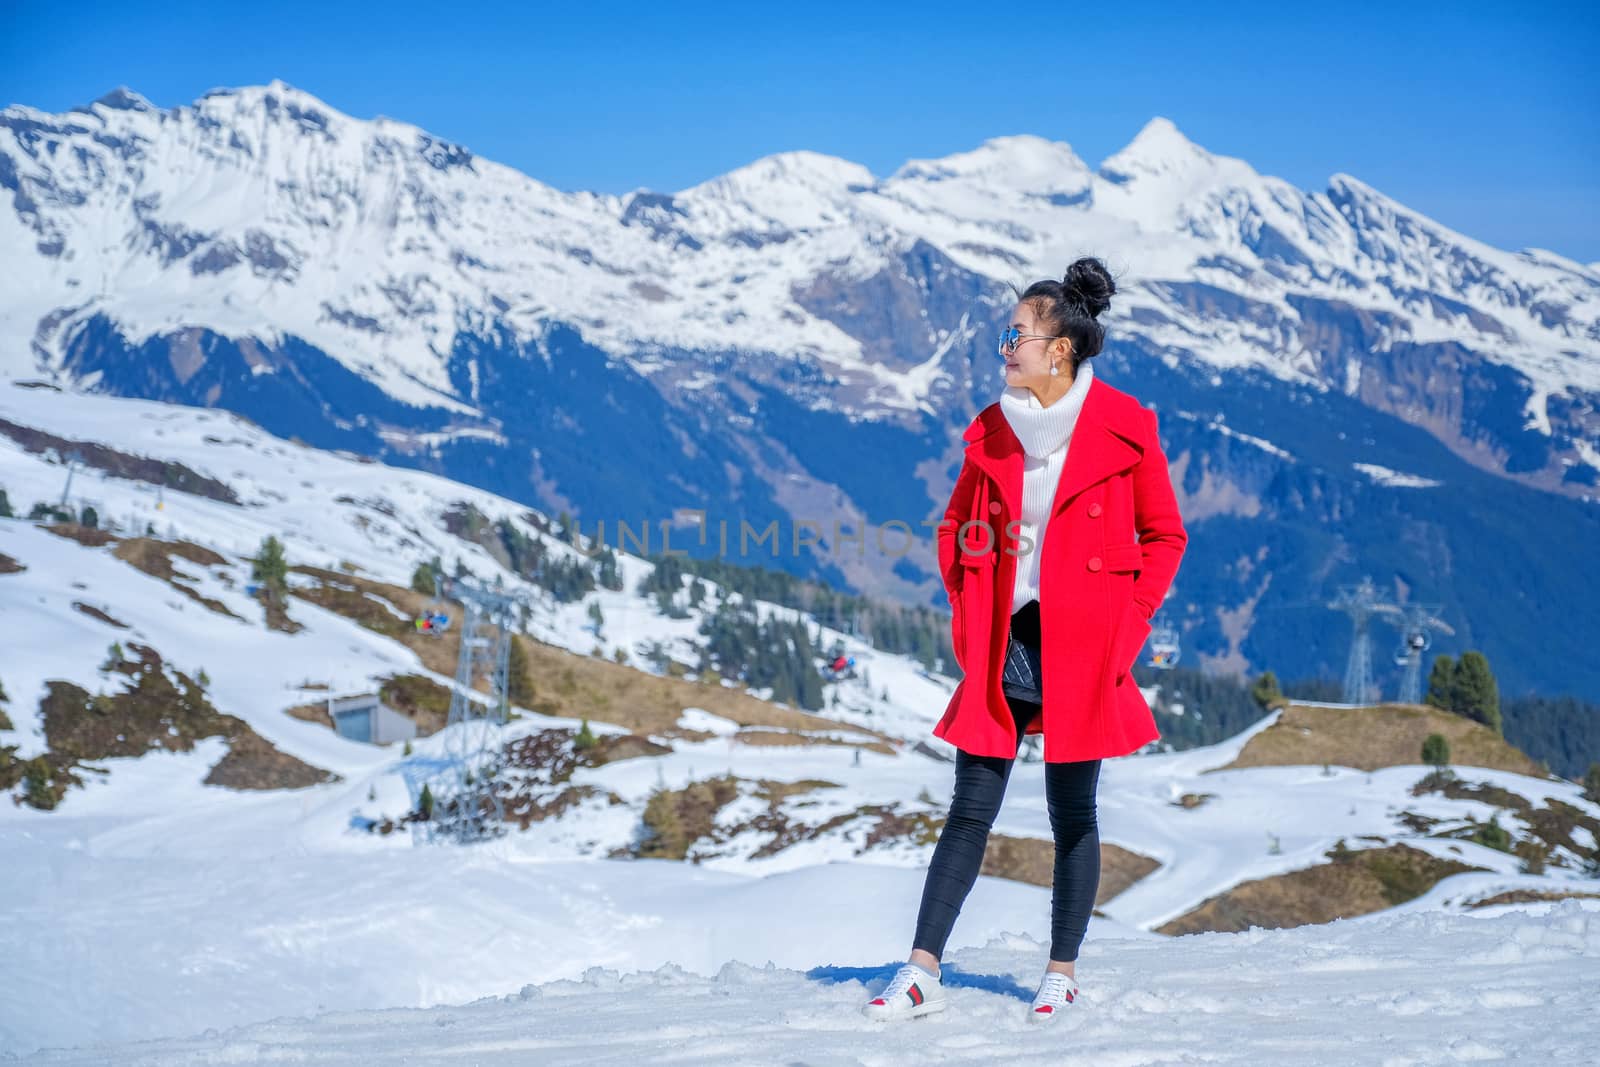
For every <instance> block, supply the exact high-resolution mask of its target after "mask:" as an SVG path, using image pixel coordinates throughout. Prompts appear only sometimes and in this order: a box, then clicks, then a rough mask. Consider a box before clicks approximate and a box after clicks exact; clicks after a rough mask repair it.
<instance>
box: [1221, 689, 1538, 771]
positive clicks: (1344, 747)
mask: <svg viewBox="0 0 1600 1067" xmlns="http://www.w3.org/2000/svg"><path fill="white" fill-rule="evenodd" d="M1429 734H1443V735H1444V737H1445V740H1447V741H1448V742H1449V743H1450V761H1451V762H1452V763H1453V764H1456V765H1458V766H1470V767H1491V768H1494V769H1497V770H1502V771H1513V772H1515V773H1517V774H1526V775H1530V776H1532V777H1534V778H1544V777H1548V776H1547V775H1545V774H1544V773H1543V772H1542V771H1541V770H1540V769H1539V767H1538V765H1537V764H1535V763H1534V761H1533V760H1531V759H1529V758H1528V756H1527V755H1526V754H1524V753H1523V752H1522V751H1521V750H1519V749H1517V748H1516V747H1515V746H1513V745H1510V744H1508V743H1507V742H1506V741H1505V739H1504V738H1502V737H1500V735H1498V734H1496V733H1495V732H1494V731H1493V730H1490V729H1489V728H1488V727H1487V726H1484V725H1483V724H1481V723H1476V722H1472V721H1471V720H1469V719H1463V718H1461V717H1460V716H1457V715H1452V714H1450V713H1449V712H1446V711H1440V710H1439V709H1438V708H1433V707H1428V706H1426V705H1423V704H1378V705H1374V706H1372V707H1369V708H1313V707H1307V706H1305V705H1303V704H1290V705H1288V706H1287V707H1285V708H1284V709H1283V713H1282V715H1281V716H1280V717H1279V719H1278V721H1277V722H1275V723H1273V724H1272V725H1271V726H1269V727H1267V728H1266V729H1265V730H1262V731H1261V732H1260V733H1258V734H1256V735H1255V736H1254V737H1252V738H1251V739H1250V740H1249V741H1247V742H1246V743H1245V746H1244V748H1243V749H1241V750H1240V752H1239V755H1238V756H1237V757H1236V758H1235V759H1234V760H1233V761H1232V762H1231V763H1227V764H1225V765H1223V766H1221V767H1214V768H1211V769H1212V770H1218V771H1222V770H1232V769H1234V768H1237V767H1281V766H1293V765H1301V764H1308V765H1317V764H1323V763H1331V764H1338V765H1339V766H1342V767H1356V768H1359V769H1361V770H1364V771H1374V770H1377V769H1378V768H1380V767H1398V766H1403V765H1406V764H1412V763H1420V762H1422V742H1423V741H1424V740H1425V739H1426V738H1427V737H1428V735H1429Z"/></svg>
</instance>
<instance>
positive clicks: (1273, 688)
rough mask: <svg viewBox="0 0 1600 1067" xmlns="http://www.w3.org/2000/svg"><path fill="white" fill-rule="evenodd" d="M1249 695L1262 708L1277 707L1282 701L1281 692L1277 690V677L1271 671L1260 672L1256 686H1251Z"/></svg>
mask: <svg viewBox="0 0 1600 1067" xmlns="http://www.w3.org/2000/svg"><path fill="white" fill-rule="evenodd" d="M1250 695H1251V697H1253V698H1254V699H1255V702H1256V703H1257V704H1258V705H1260V706H1261V707H1262V708H1265V709H1271V708H1273V707H1275V706H1277V704H1278V703H1279V702H1281V701H1282V700H1283V690H1282V689H1279V688H1278V676H1277V675H1276V674H1273V673H1272V672H1271V671H1262V672H1261V677H1259V678H1257V679H1256V684H1255V685H1253V686H1251V688H1250Z"/></svg>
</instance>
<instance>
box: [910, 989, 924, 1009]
mask: <svg viewBox="0 0 1600 1067" xmlns="http://www.w3.org/2000/svg"><path fill="white" fill-rule="evenodd" d="M906 993H907V994H908V995H909V996H910V997H911V1003H913V1004H915V1005H917V1006H918V1007H919V1008H920V1007H921V1006H922V990H921V989H919V988H917V986H915V985H913V986H912V987H911V988H910V989H908V990H906Z"/></svg>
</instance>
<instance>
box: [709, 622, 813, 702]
mask: <svg viewBox="0 0 1600 1067" xmlns="http://www.w3.org/2000/svg"><path fill="white" fill-rule="evenodd" d="M700 633H701V634H702V635H703V636H704V638H705V640H704V641H703V642H702V644H701V647H700V664H699V667H698V670H699V671H700V672H702V673H703V672H705V671H709V670H712V669H715V670H717V671H718V672H720V673H721V674H722V675H723V676H724V677H729V678H737V679H739V680H740V681H742V682H744V683H745V684H746V685H748V686H750V687H751V688H753V689H762V688H765V687H767V686H771V687H772V699H773V700H777V701H782V702H784V703H787V704H790V705H792V706H794V707H797V708H804V709H805V710H807V711H817V710H820V709H821V708H822V706H823V701H822V685H823V681H822V675H821V674H820V673H819V672H818V671H817V657H818V655H819V654H820V651H819V650H818V649H817V647H816V645H815V644H814V643H813V641H812V639H811V632H810V630H809V629H808V628H807V627H806V624H805V620H804V619H803V618H800V619H793V620H790V619H784V618H781V617H780V616H779V615H778V614H777V613H775V612H774V613H771V614H769V615H768V617H767V618H766V619H765V620H760V619H758V618H757V617H756V614H755V613H754V612H753V611H750V610H749V609H746V608H742V607H738V606H735V605H733V604H731V603H730V602H729V601H727V600H724V601H723V602H722V604H721V605H720V606H719V607H718V609H717V610H716V611H715V612H713V613H712V614H710V615H708V616H706V618H705V620H704V621H703V622H702V623H701V624H700Z"/></svg>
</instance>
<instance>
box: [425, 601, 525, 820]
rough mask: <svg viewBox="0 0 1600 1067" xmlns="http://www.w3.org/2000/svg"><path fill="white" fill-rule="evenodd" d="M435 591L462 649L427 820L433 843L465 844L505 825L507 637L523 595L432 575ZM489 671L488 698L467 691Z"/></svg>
mask: <svg viewBox="0 0 1600 1067" xmlns="http://www.w3.org/2000/svg"><path fill="white" fill-rule="evenodd" d="M434 590H435V593H436V595H441V596H442V595H446V594H448V595H449V596H450V597H451V599H454V600H457V601H459V602H460V604H461V607H462V615H463V618H462V623H461V651H460V654H459V655H458V656H457V657H456V680H455V686H454V687H453V688H452V689H451V692H450V717H449V719H448V720H447V722H446V725H445V729H446V730H447V731H448V737H447V745H446V750H447V752H448V756H449V760H448V763H447V764H446V766H445V768H444V771H443V773H442V774H441V775H439V776H438V777H437V778H436V779H435V782H437V785H436V786H435V784H434V783H433V782H430V783H429V785H430V789H431V790H432V792H433V797H434V803H433V816H432V818H430V819H429V820H428V821H427V823H425V824H424V825H426V826H427V827H428V837H429V839H430V840H433V841H451V842H463V843H464V842H470V841H480V840H483V839H485V838H490V837H496V836H498V835H499V834H501V833H503V832H504V829H505V803H504V801H502V800H501V798H500V794H499V790H498V785H499V778H500V773H501V771H502V770H503V769H504V766H505V747H504V745H503V743H502V742H501V736H500V734H501V727H502V726H504V725H505V723H506V720H507V719H508V718H509V713H510V703H511V701H510V667H511V641H512V636H513V635H514V634H515V632H516V630H517V629H518V621H519V617H520V614H521V609H522V601H521V597H520V596H519V595H517V594H514V593H509V592H506V591H504V590H503V588H502V587H501V583H500V581H499V580H498V579H496V582H495V584H494V586H492V587H490V586H488V585H485V584H484V583H483V582H480V581H478V580H476V579H473V578H442V576H440V575H439V574H437V573H436V574H435V575H434ZM480 672H487V673H488V675H489V700H488V701H487V702H479V701H477V700H474V699H472V698H471V696H469V695H468V694H470V693H471V692H472V680H473V678H475V677H476V676H477V675H478V674H479V673H480Z"/></svg>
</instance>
